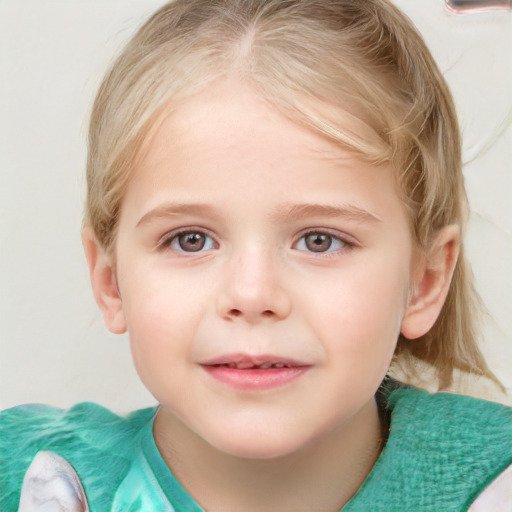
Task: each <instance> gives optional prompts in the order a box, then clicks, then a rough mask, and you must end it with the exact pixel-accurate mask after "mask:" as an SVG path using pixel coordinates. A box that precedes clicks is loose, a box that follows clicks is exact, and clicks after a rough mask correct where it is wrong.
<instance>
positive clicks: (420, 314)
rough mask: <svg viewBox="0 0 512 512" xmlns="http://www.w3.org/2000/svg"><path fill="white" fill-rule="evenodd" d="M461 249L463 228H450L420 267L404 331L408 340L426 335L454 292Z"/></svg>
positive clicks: (417, 271)
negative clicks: (453, 279) (452, 290)
mask: <svg viewBox="0 0 512 512" xmlns="http://www.w3.org/2000/svg"><path fill="white" fill-rule="evenodd" d="M459 247H460V230H459V227H458V226H455V225H450V226H446V227H445V228H443V229H442V230H441V231H440V233H439V234H438V235H437V237H436V238H435V240H434V242H433V243H432V245H431V246H430V249H429V251H428V254H426V255H424V257H423V258H422V261H421V262H419V263H418V264H416V268H415V269H414V271H413V278H412V281H413V282H412V293H411V296H410V297H409V302H408V304H407V308H406V311H405V314H404V316H403V318H402V324H401V329H400V331H401V333H402V335H403V336H404V337H405V338H408V339H416V338H419V337H420V336H423V335H424V334H426V333H427V332H428V331H429V330H430V329H431V327H432V326H433V325H434V323H435V321H436V320H437V317H438V316H439V313H440V312H441V309H442V307H443V304H444V301H445V300H446V296H447V295H448V290H449V289H450V283H451V280H452V275H453V271H454V270H455V265H456V263H457V258H458V256H459Z"/></svg>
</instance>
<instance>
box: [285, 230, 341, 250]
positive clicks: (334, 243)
mask: <svg viewBox="0 0 512 512" xmlns="http://www.w3.org/2000/svg"><path fill="white" fill-rule="evenodd" d="M348 246H350V244H349V243H348V242H344V241H343V240H341V239H339V238H338V237H336V236H334V235H330V234H328V233H322V232H321V231H311V232H309V233H306V234H305V235H304V236H302V237H301V238H300V239H299V241H298V242H297V244H296V245H295V247H294V249H297V250H298V251H307V252H315V253H325V252H333V251H339V250H340V249H343V248H345V247H348Z"/></svg>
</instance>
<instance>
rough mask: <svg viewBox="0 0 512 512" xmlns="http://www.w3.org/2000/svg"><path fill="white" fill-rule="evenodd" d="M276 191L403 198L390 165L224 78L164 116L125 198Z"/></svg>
mask: <svg viewBox="0 0 512 512" xmlns="http://www.w3.org/2000/svg"><path fill="white" fill-rule="evenodd" d="M164 182H165V183H164ZM157 183H159V185H158V186H157V185H156V184H157ZM276 190H277V191H278V192H279V197H280V198H282V200H283V201H285V200H286V201H288V202H289V203H290V202H291V203H293V202H297V201H299V199H301V198H304V195H305V194H306V195H307V197H308V201H310V202H313V203H314V202H325V201H329V202H331V201H334V202H339V201H344V200H345V198H347V200H348V196H349V195H351V196H352V199H357V200H358V201H359V202H361V203H365V202H368V201H370V200H371V201H372V202H374V203H382V206H380V207H381V208H386V206H384V205H385V204H386V202H390V201H391V202H395V203H396V201H397V200H398V199H397V194H396V193H395V190H394V180H393V177H392V173H391V171H390V169H389V168H388V167H386V166H381V167H375V166H371V165H370V164H367V163H364V162H363V161H362V160H361V159H360V158H358V157H357V156H356V154H355V153H354V152H351V151H348V150H346V149H343V148H342V147H340V145H338V144H335V143H333V142H332V140H330V139H329V138H328V137H326V136H324V135H322V134H320V133H318V132H317V131H315V130H313V129H311V128H309V127H307V126H305V125H302V124H300V123H298V122H295V121H292V120H291V119H289V118H287V117H285V116H284V115H283V114H282V113H281V112H279V111H278V110H277V108H275V107H274V106H272V105H270V104H269V103H268V102H266V101H265V100H264V99H263V98H262V97H261V96H260V95H259V94H257V93H256V92H255V91H254V90H253V89H251V88H250V87H248V86H245V85H243V84H240V83H221V84H217V85H216V86H212V87H211V88H209V89H208V90H207V91H204V92H202V93H201V94H199V95H197V96H195V97H193V98H192V99H190V100H189V101H187V102H186V103H185V104H183V105H181V106H180V107H179V108H177V109H175V110H174V111H172V112H169V113H167V115H166V116H165V117H164V118H163V119H162V122H161V124H160V126H159V127H158V129H157V130H156V132H155V133H154V135H153V137H152V138H151V140H150V142H149V144H148V145H147V146H146V148H145V150H144V153H143V154H142V155H141V158H140V159H139V161H138V165H137V166H136V168H135V170H134V173H133V175H132V179H131V182H130V184H129V186H128V190H127V193H126V197H125V202H126V200H127V198H129V197H130V198H137V200H138V201H139V202H141V201H143V196H144V194H145V195H146V196H148V197H146V198H145V199H144V200H147V201H150V200H151V201H154V202H163V201H165V199H166V197H165V196H166V195H169V193H172V195H173V196H175V197H176V198H178V199H180V200H181V199H182V198H183V199H186V198H187V196H189V195H191V194H192V195H194V194H195V195H203V196H205V197H206V198H207V199H208V200H212V201H223V200H224V199H225V198H226V196H228V195H229V197H230V200H231V201H232V202H233V203H235V202H236V201H234V199H236V197H233V196H237V197H239V199H240V203H241V205H242V206H243V203H244V202H245V200H246V197H245V196H247V195H251V194H252V195H254V194H259V195H260V196H261V198H262V199H261V200H262V201H263V200H264V198H268V200H269V202H270V201H274V200H275V199H276V197H275V196H274V195H273V192H275V191H276ZM149 196H152V197H151V198H149ZM320 196H321V197H320ZM355 196H357V197H355ZM205 197H203V198H202V201H201V202H204V199H205ZM362 206H364V204H362ZM269 207H271V205H270V204H269Z"/></svg>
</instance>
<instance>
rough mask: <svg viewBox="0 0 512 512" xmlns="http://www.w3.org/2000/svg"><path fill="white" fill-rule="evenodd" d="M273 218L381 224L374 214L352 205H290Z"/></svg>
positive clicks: (277, 212) (276, 212)
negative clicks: (320, 219)
mask: <svg viewBox="0 0 512 512" xmlns="http://www.w3.org/2000/svg"><path fill="white" fill-rule="evenodd" d="M273 217H274V218H275V219H276V220H300V219H304V218H308V217H330V218H344V219H348V220H353V221H357V222H372V223H373V222H382V219H381V218H380V217H379V216H378V215H376V214H374V213H371V212H369V211H368V210H365V209H364V208H361V207H359V206H357V205H353V204H343V205H330V204H309V203H305V204H292V205H289V206H287V207H285V208H284V209H280V210H278V211H275V212H274V214H273Z"/></svg>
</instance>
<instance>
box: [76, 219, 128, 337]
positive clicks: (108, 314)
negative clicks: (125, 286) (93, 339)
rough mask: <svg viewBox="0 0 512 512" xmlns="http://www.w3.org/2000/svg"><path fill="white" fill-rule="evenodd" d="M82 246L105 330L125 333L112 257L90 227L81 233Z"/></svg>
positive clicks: (124, 321)
mask: <svg viewBox="0 0 512 512" xmlns="http://www.w3.org/2000/svg"><path fill="white" fill-rule="evenodd" d="M82 244H83V246H84V250H85V257H86V259H87V264H88V266H89V276H90V279H91V285H92V290H93V293H94V298H95V299H96V302H97V303H98V306H99V307H100V310H101V312H102V313H103V320H104V322H105V325H106V326H107V329H108V330H109V331H110V332H112V333H114V334H123V333H124V332H126V319H125V316H124V312H123V304H122V301H121V296H120V294H119V289H118V287H117V279H116V273H115V266H114V263H113V260H112V257H111V256H110V255H109V254H107V253H106V251H105V250H104V249H103V248H102V247H101V245H100V244H99V242H98V240H97V238H96V235H95V234H94V232H93V230H92V229H91V228H90V227H84V229H83V231H82Z"/></svg>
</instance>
